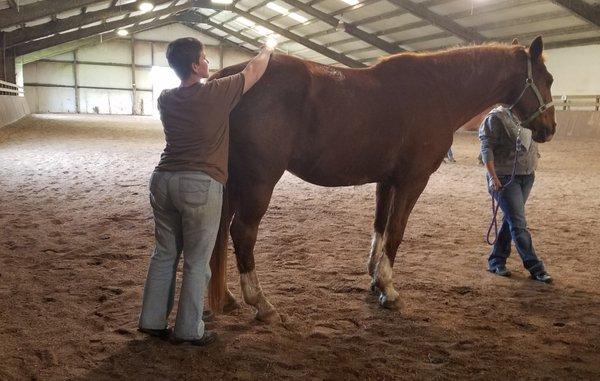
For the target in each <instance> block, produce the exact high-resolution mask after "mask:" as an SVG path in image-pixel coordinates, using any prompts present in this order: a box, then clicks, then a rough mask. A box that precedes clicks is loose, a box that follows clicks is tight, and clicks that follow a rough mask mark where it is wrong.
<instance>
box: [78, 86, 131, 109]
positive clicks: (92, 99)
mask: <svg viewBox="0 0 600 381" xmlns="http://www.w3.org/2000/svg"><path fill="white" fill-rule="evenodd" d="M79 104H80V107H81V112H84V113H90V114H95V113H97V114H131V110H132V105H131V91H124V90H94V89H80V90H79Z"/></svg>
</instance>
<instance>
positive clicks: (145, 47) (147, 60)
mask: <svg viewBox="0 0 600 381" xmlns="http://www.w3.org/2000/svg"><path fill="white" fill-rule="evenodd" d="M134 46H135V63H136V65H147V66H150V65H152V43H150V42H142V41H135V44H134Z"/></svg>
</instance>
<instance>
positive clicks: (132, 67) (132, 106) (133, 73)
mask: <svg viewBox="0 0 600 381" xmlns="http://www.w3.org/2000/svg"><path fill="white" fill-rule="evenodd" d="M136 87H137V85H136V83H135V40H134V39H133V35H132V36H131V97H132V101H131V115H136V114H137V111H136V107H135V100H136V91H135V90H136Z"/></svg>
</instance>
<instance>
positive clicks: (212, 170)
mask: <svg viewBox="0 0 600 381" xmlns="http://www.w3.org/2000/svg"><path fill="white" fill-rule="evenodd" d="M243 90H244V75H243V74H242V73H238V74H234V75H232V76H229V77H224V78H219V79H215V80H212V81H209V82H206V83H205V84H200V83H197V84H195V85H193V86H190V87H178V88H175V89H171V90H165V91H163V92H162V94H161V95H160V97H158V109H159V111H160V119H161V121H162V124H163V128H164V131H165V140H166V142H167V145H166V147H165V150H164V152H163V153H162V155H161V157H160V162H159V163H158V165H157V166H156V170H157V171H202V172H204V173H206V174H208V175H209V176H211V177H212V178H213V179H215V180H217V181H218V182H220V183H222V184H225V183H226V182H227V160H228V154H229V113H230V111H231V110H232V109H233V108H234V107H235V105H236V104H237V103H238V102H239V100H240V99H241V97H242V92H243Z"/></svg>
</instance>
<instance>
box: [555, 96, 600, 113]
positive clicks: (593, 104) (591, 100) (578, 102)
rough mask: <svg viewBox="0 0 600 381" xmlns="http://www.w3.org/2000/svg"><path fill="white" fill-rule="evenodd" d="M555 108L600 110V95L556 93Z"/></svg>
mask: <svg viewBox="0 0 600 381" xmlns="http://www.w3.org/2000/svg"><path fill="white" fill-rule="evenodd" d="M553 100H554V108H555V109H556V110H564V111H599V110H600V95H556V96H554V97H553Z"/></svg>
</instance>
